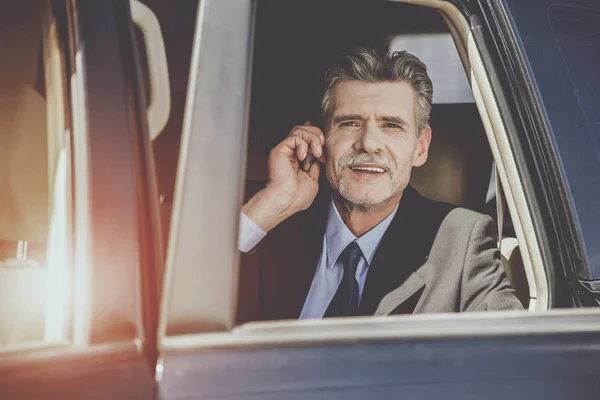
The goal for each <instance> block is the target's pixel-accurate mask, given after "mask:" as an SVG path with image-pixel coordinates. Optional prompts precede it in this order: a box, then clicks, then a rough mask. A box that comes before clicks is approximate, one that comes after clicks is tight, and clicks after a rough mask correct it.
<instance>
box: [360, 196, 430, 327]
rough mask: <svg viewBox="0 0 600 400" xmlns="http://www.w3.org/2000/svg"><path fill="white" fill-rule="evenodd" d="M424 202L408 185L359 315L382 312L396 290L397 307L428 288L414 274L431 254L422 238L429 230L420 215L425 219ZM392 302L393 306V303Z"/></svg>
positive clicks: (371, 268)
mask: <svg viewBox="0 0 600 400" xmlns="http://www.w3.org/2000/svg"><path fill="white" fill-rule="evenodd" d="M421 200H422V198H421V196H420V195H419V194H418V193H417V191H416V190H414V189H413V188H412V187H410V186H408V187H407V188H406V189H405V190H404V193H403V194H402V198H401V200H400V206H399V207H398V211H397V212H396V215H395V216H394V219H393V220H392V223H391V224H390V226H389V228H388V230H387V231H386V233H385V234H384V236H383V238H382V239H381V242H380V244H379V247H378V248H377V251H376V252H375V256H374V257H373V261H372V262H371V265H370V266H369V272H368V274H367V280H366V281H365V287H364V289H363V295H362V298H361V302H360V306H359V310H358V314H359V315H373V314H374V313H375V311H376V310H378V311H379V310H380V309H379V308H378V306H379V303H380V302H381V300H382V299H383V298H384V296H386V295H387V294H388V293H390V292H392V291H394V293H395V294H394V296H393V298H394V299H395V300H396V307H397V306H398V305H400V304H401V303H402V302H404V301H406V300H408V299H409V298H411V296H412V295H414V294H415V293H416V292H417V291H418V290H419V289H421V288H422V287H423V286H424V285H425V284H424V283H423V281H421V280H420V278H419V277H418V276H416V275H415V274H414V272H415V271H416V270H417V269H418V268H419V267H420V266H421V265H423V264H424V263H425V261H426V259H427V254H428V251H429V248H428V246H427V240H423V239H424V238H423V237H422V236H423V234H422V232H423V231H424V230H426V228H425V227H423V225H422V221H420V220H419V216H421V217H422V216H423V213H422V210H419V208H420V207H419V206H420V204H421ZM424 228H425V229H424ZM398 300H401V301H400V302H398ZM388 303H389V304H391V300H390V302H388ZM414 304H415V305H416V302H415V303H414ZM396 307H394V308H392V309H391V310H389V311H390V312H391V311H393V310H394V309H395V308H396ZM388 308H389V307H388ZM386 309H387V308H386ZM413 309H414V306H413V307H412V309H411V310H403V312H408V313H412V311H413Z"/></svg>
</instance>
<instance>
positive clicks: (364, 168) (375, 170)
mask: <svg viewBox="0 0 600 400" xmlns="http://www.w3.org/2000/svg"><path fill="white" fill-rule="evenodd" d="M348 168H350V169H351V170H352V171H354V172H362V173H369V174H383V173H384V172H386V170H385V169H383V168H381V167H371V166H362V165H351V166H349V167H348Z"/></svg>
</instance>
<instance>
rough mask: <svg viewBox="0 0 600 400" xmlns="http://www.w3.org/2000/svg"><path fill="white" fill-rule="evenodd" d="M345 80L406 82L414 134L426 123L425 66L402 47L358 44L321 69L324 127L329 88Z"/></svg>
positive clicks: (329, 106)
mask: <svg viewBox="0 0 600 400" xmlns="http://www.w3.org/2000/svg"><path fill="white" fill-rule="evenodd" d="M345 81H360V82H368V83H379V82H406V83H408V84H410V85H411V87H412V88H413V90H414V91H415V99H416V105H415V121H416V124H417V136H419V135H420V134H421V132H422V131H423V129H425V127H426V126H427V124H429V116H430V114H431V101H432V98H433V85H432V84H431V79H429V75H427V67H426V66H425V64H424V63H423V62H422V61H421V60H419V59H418V58H417V57H415V56H414V55H412V54H410V53H408V52H406V51H396V52H394V53H392V54H389V53H388V52H387V51H379V50H377V49H375V48H374V47H370V46H359V47H355V48H354V49H352V50H351V51H350V52H348V53H345V54H343V55H342V56H340V57H339V58H338V59H337V61H336V62H335V63H334V64H333V65H332V66H331V67H329V69H328V70H327V72H326V73H325V92H324V94H323V99H322V101H321V112H322V116H323V123H324V126H325V127H326V126H328V125H329V122H330V120H331V117H332V114H333V107H334V99H333V91H334V89H335V87H336V86H337V85H338V84H339V83H341V82H345ZM326 129H327V128H326Z"/></svg>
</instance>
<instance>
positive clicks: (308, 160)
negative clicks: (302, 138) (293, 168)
mask: <svg viewBox="0 0 600 400" xmlns="http://www.w3.org/2000/svg"><path fill="white" fill-rule="evenodd" d="M315 161H317V159H316V158H315V156H313V154H312V152H311V151H310V149H308V152H307V153H306V157H304V161H300V168H302V171H304V172H308V171H309V170H310V166H311V165H313V163H314V162H315Z"/></svg>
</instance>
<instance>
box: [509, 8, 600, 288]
mask: <svg viewBox="0 0 600 400" xmlns="http://www.w3.org/2000/svg"><path fill="white" fill-rule="evenodd" d="M507 3H508V6H509V9H510V12H511V14H512V18H513V20H514V23H515V25H516V27H517V30H518V34H519V36H520V39H521V42H522V44H523V47H524V49H525V52H526V55H527V58H528V61H529V64H530V67H531V69H532V71H533V75H534V77H535V81H536V84H537V88H538V90H539V92H540V94H541V97H542V100H543V106H544V108H545V110H546V113H547V116H548V122H549V124H550V127H551V131H552V133H553V139H554V141H555V144H556V149H557V153H558V154H559V156H560V159H561V162H562V166H563V168H564V172H565V175H566V182H567V185H568V188H569V190H570V194H571V196H572V201H573V204H574V205H575V213H576V217H577V220H578V223H579V227H580V232H581V235H582V237H583V242H584V245H585V251H586V255H587V258H588V263H589V267H590V269H591V271H586V273H585V275H586V277H587V276H589V272H591V275H592V276H593V277H596V278H598V277H600V7H598V3H597V2H596V1H591V0H590V1H586V0H579V1H566V2H565V1H561V2H558V1H551V0H536V1H526V2H524V1H518V0H508V1H507Z"/></svg>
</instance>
